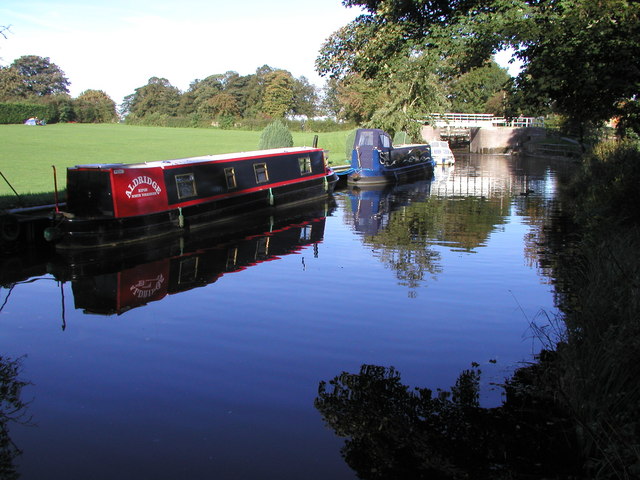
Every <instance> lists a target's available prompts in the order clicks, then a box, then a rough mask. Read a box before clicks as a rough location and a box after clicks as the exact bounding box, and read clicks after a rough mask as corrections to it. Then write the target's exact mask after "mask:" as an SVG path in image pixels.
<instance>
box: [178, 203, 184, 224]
mask: <svg viewBox="0 0 640 480" xmlns="http://www.w3.org/2000/svg"><path fill="white" fill-rule="evenodd" d="M178 227H180V228H184V215H182V207H178Z"/></svg>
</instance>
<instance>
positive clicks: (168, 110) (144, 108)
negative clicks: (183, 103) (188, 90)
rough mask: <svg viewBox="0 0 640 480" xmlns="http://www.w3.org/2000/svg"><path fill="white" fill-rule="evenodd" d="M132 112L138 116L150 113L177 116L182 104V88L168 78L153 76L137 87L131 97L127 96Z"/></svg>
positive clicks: (127, 102) (126, 100)
mask: <svg viewBox="0 0 640 480" xmlns="http://www.w3.org/2000/svg"><path fill="white" fill-rule="evenodd" d="M125 102H126V104H127V106H128V109H129V111H130V112H131V113H133V114H135V115H136V116H138V117H144V116H145V115H149V114H160V115H168V116H175V115H176V114H177V111H178V106H179V104H180V90H178V89H177V88H176V87H174V86H172V85H171V83H169V80H167V79H166V78H158V77H151V78H150V79H149V82H148V83H147V84H146V85H145V86H143V87H139V88H136V92H135V93H134V94H133V96H132V97H131V98H125Z"/></svg>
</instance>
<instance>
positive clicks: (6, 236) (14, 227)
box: [0, 215, 20, 242]
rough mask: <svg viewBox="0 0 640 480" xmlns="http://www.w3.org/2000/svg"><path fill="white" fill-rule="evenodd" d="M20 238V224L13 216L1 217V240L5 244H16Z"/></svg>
mask: <svg viewBox="0 0 640 480" xmlns="http://www.w3.org/2000/svg"><path fill="white" fill-rule="evenodd" d="M19 236H20V223H19V222H18V219H17V218H16V217H14V216H13V215H3V216H2V217H0V238H1V239H2V240H3V241H5V242H14V241H16V240H17V239H18V237H19Z"/></svg>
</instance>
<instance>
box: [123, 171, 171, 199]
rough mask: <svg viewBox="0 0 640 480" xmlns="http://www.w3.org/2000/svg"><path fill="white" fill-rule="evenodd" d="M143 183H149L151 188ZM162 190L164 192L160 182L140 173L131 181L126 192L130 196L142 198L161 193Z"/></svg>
mask: <svg viewBox="0 0 640 480" xmlns="http://www.w3.org/2000/svg"><path fill="white" fill-rule="evenodd" d="M143 185H148V186H149V187H151V189H149V188H146V187H144V186H143ZM160 192H162V188H161V187H160V185H159V184H158V182H156V181H155V180H154V179H153V178H151V177H149V176H147V175H140V176H138V177H136V178H134V179H133V180H132V181H131V183H130V184H129V185H128V186H127V190H126V191H125V192H124V193H125V194H126V195H127V197H128V198H142V197H152V196H154V195H160Z"/></svg>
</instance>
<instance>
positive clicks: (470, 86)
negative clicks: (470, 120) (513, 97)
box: [449, 60, 511, 114]
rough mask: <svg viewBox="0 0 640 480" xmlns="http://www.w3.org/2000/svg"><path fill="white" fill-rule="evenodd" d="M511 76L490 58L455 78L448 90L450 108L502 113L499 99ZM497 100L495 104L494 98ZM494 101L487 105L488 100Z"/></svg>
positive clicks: (503, 93)
mask: <svg viewBox="0 0 640 480" xmlns="http://www.w3.org/2000/svg"><path fill="white" fill-rule="evenodd" d="M510 81H511V77H510V76H509V74H508V73H507V70H506V69H504V68H501V67H500V66H499V65H498V64H497V63H496V62H495V61H493V60H490V61H488V62H487V63H486V64H485V65H483V66H482V67H478V68H474V69H472V70H470V71H468V72H467V73H465V74H463V75H461V76H459V77H458V78H456V79H455V80H454V81H453V82H452V84H451V87H450V90H449V101H450V102H451V105H450V109H451V111H453V112H459V113H500V114H504V107H502V108H501V105H500V101H501V99H503V98H504V96H505V95H506V93H505V92H506V90H507V86H508V84H509V82H510ZM496 99H497V101H498V102H499V103H498V105H495V100H496ZM490 100H494V103H493V104H491V105H489V101H490Z"/></svg>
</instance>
